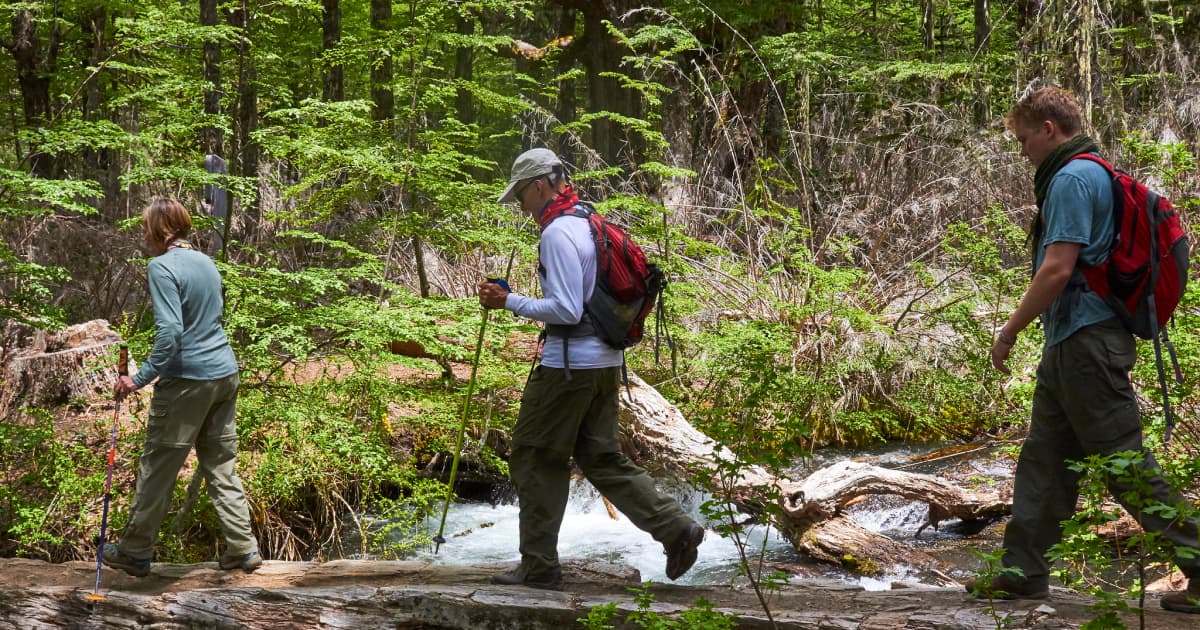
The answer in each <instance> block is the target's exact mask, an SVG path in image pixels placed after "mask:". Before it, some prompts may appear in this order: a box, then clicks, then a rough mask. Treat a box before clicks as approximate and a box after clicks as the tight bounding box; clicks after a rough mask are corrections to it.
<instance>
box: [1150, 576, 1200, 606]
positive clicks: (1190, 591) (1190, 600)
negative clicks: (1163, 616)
mask: <svg viewBox="0 0 1200 630" xmlns="http://www.w3.org/2000/svg"><path fill="white" fill-rule="evenodd" d="M1159 603H1160V604H1162V607H1163V608H1166V609H1167V610H1173V611H1175V612H1181V613H1193V614H1200V578H1192V579H1190V580H1188V587H1187V590H1184V591H1175V592H1173V593H1168V594H1166V595H1164V596H1163V598H1162V601H1161V602H1159Z"/></svg>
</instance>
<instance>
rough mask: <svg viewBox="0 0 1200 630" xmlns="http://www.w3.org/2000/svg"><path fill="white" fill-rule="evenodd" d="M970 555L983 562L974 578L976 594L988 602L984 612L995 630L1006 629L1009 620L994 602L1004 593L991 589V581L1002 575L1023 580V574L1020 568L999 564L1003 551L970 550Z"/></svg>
mask: <svg viewBox="0 0 1200 630" xmlns="http://www.w3.org/2000/svg"><path fill="white" fill-rule="evenodd" d="M971 553H973V554H975V556H976V557H977V558H979V559H980V560H981V561H983V569H982V570H981V571H980V572H979V573H978V574H977V575H976V577H977V579H978V581H979V586H978V587H977V589H978V590H977V594H978V595H979V596H981V597H983V598H985V599H987V601H988V606H987V608H986V609H985V611H984V612H986V613H987V614H988V615H989V616H991V618H992V622H993V623H995V624H996V628H997V630H1000V629H1002V628H1006V627H1008V626H1009V621H1010V620H1009V618H1008V617H1007V616H1005V615H1001V614H1000V611H999V610H998V609H997V608H996V601H997V600H998V599H1001V598H1002V597H1003V595H1004V593H1002V592H997V591H996V589H995V588H993V587H992V581H993V580H994V579H996V578H997V577H1000V576H1002V575H1011V576H1013V577H1018V578H1023V577H1025V572H1024V571H1023V570H1021V568H1020V567H1005V566H1003V565H1002V564H1001V563H1000V560H1001V558H1002V557H1003V556H1004V550H1003V549H998V550H996V551H992V552H985V551H980V550H978V549H972V550H971Z"/></svg>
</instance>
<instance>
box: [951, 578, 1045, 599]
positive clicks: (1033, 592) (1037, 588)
mask: <svg viewBox="0 0 1200 630" xmlns="http://www.w3.org/2000/svg"><path fill="white" fill-rule="evenodd" d="M963 586H965V587H966V589H967V592H968V593H970V594H971V596H972V597H977V598H979V599H1046V598H1047V597H1049V596H1050V586H1049V585H1048V584H1046V583H1045V582H1043V581H1041V580H1026V579H1025V578H1023V577H1019V576H1016V575H1013V574H1011V573H1001V574H1000V575H997V576H995V577H993V578H992V581H991V583H990V584H989V583H987V582H985V581H984V580H982V579H981V578H977V577H976V578H971V579H969V580H967V581H966V582H964V583H963Z"/></svg>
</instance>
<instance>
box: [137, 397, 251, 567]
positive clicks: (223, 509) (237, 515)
mask: <svg viewBox="0 0 1200 630" xmlns="http://www.w3.org/2000/svg"><path fill="white" fill-rule="evenodd" d="M237 393H238V376H237V374H233V375H231V376H228V377H225V378H221V379H216V380H212V381H194V380H189V379H183V378H159V379H158V382H157V383H156V384H155V386H154V395H153V397H152V398H151V399H150V418H149V420H148V421H147V423H146V444H145V448H144V450H143V451H142V458H141V461H140V465H139V470H138V479H137V490H136V493H135V495H134V503H133V509H132V511H131V512H130V515H129V523H128V524H126V526H125V530H124V531H123V532H122V534H121V545H120V549H121V553H123V554H126V555H128V556H130V557H133V558H149V557H151V556H153V555H154V543H155V541H156V540H157V539H158V530H159V528H160V527H161V526H162V521H163V518H164V517H166V514H167V510H168V508H170V506H171V497H172V495H173V494H174V490H175V481H176V479H177V478H178V477H179V470H180V468H182V467H183V463H184V461H186V460H187V456H188V453H190V452H191V450H192V447H193V446H194V447H195V448H196V459H197V461H198V464H199V468H200V473H201V474H203V475H204V480H205V482H207V485H208V497H209V499H211V500H212V504H213V507H214V508H216V511H217V518H218V519H219V520H220V522H221V532H222V534H223V535H224V537H225V543H226V547H227V548H226V550H225V553H226V554H230V555H242V554H247V553H250V552H252V551H257V550H258V542H257V541H256V540H255V538H254V533H253V532H252V531H251V529H250V510H249V507H248V506H247V504H246V493H245V491H244V490H243V489H242V481H241V479H239V478H238V475H237V471H236V469H235V468H236V465H237V425H236V421H235V416H236V414H235V407H236V404H237Z"/></svg>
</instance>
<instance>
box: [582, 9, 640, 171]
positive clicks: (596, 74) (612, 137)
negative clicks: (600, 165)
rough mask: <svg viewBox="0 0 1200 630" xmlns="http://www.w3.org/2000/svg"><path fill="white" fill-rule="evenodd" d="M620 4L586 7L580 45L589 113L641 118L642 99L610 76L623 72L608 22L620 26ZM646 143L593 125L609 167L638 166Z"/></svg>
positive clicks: (602, 122)
mask: <svg viewBox="0 0 1200 630" xmlns="http://www.w3.org/2000/svg"><path fill="white" fill-rule="evenodd" d="M609 4H614V5H620V4H621V3H608V2H587V3H583V4H582V7H581V11H583V37H582V38H581V40H580V42H579V44H578V45H579V46H580V47H581V49H582V50H585V51H587V52H586V53H584V55H583V61H584V65H585V66H586V68H587V86H588V101H589V111H591V112H593V113H595V112H612V113H614V114H619V115H622V116H629V117H632V118H637V117H640V116H641V98H640V95H638V93H637V92H636V91H634V90H631V89H628V88H624V87H622V86H621V84H620V82H618V81H617V80H616V79H614V78H613V77H611V76H606V75H608V74H609V73H620V72H623V70H622V68H621V67H620V62H621V50H620V49H619V47H618V44H617V43H616V42H615V41H614V40H613V37H612V36H611V35H609V33H608V27H607V26H605V21H608V22H613V23H615V22H617V21H618V19H619V16H620V15H621V14H622V13H623V11H622V8H623V5H621V6H611V7H610V6H608V5H609ZM642 144H643V143H642V142H641V141H640V138H638V137H637V134H636V133H630V132H628V131H627V130H626V129H625V128H624V127H622V126H621V125H619V124H617V123H615V122H613V121H611V120H609V119H607V118H598V119H596V120H595V121H594V122H593V123H592V147H594V148H595V149H596V150H597V151H598V152H599V153H600V157H601V158H602V159H603V160H604V162H605V164H606V165H609V166H620V165H631V164H636V163H637V162H638V161H640V159H641V149H640V147H641V145H642Z"/></svg>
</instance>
